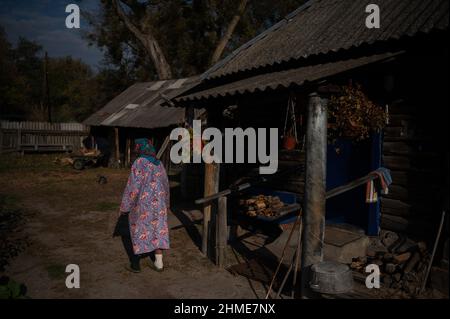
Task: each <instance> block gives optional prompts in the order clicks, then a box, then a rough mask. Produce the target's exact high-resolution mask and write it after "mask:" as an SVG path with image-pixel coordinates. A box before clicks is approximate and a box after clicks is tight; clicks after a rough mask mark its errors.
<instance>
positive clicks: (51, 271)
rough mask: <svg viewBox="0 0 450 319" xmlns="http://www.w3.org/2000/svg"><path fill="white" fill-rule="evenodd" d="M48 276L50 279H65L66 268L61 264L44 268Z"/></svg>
mask: <svg viewBox="0 0 450 319" xmlns="http://www.w3.org/2000/svg"><path fill="white" fill-rule="evenodd" d="M46 270H47V273H48V276H49V277H50V278H51V279H63V278H65V277H66V266H64V265H61V264H52V265H48V266H47V267H46Z"/></svg>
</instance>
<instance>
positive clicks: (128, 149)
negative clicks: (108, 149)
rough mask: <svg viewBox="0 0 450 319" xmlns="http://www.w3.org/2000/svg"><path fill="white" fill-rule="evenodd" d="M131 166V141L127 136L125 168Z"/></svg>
mask: <svg viewBox="0 0 450 319" xmlns="http://www.w3.org/2000/svg"><path fill="white" fill-rule="evenodd" d="M130 164H131V139H130V137H129V136H127V143H126V150H125V166H126V167H128V166H130Z"/></svg>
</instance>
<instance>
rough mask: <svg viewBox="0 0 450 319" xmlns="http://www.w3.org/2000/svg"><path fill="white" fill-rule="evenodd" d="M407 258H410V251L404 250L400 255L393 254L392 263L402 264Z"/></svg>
mask: <svg viewBox="0 0 450 319" xmlns="http://www.w3.org/2000/svg"><path fill="white" fill-rule="evenodd" d="M409 258H411V253H410V252H406V253H403V254H400V255H395V256H394V263H396V264H398V265H399V264H403V263H405V262H407V261H408V260H409Z"/></svg>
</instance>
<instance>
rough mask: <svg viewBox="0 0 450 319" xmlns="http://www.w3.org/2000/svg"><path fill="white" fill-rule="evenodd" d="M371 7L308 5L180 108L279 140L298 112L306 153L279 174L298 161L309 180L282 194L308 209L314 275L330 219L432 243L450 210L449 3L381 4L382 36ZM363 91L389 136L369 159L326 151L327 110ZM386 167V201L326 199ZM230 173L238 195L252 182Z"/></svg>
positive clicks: (308, 257) (283, 156)
mask: <svg viewBox="0 0 450 319" xmlns="http://www.w3.org/2000/svg"><path fill="white" fill-rule="evenodd" d="M370 3H371V2H370V1H345V0H342V1H326V0H312V1H308V2H307V3H306V4H305V5H303V6H301V7H300V8H298V9H297V10H296V11H294V12H292V13H291V14H289V15H288V16H286V18H285V19H283V20H282V21H280V22H279V23H277V24H276V25H274V26H273V27H271V28H270V29H268V30H266V31H265V32H263V33H261V34H260V35H259V36H257V37H255V38H254V39H252V40H251V41H249V42H248V43H246V44H244V45H243V46H241V47H240V48H238V49H237V50H235V51H234V52H233V53H231V54H230V55H229V56H228V57H226V58H225V59H223V60H222V61H220V62H218V63H217V64H216V65H214V66H213V67H212V68H211V69H210V70H208V71H207V72H205V73H204V74H203V75H202V76H201V80H202V81H201V83H200V84H199V85H197V86H196V87H194V88H192V89H190V90H189V91H187V92H185V93H183V94H181V95H179V96H177V97H176V98H174V99H173V101H174V102H175V103H176V104H178V105H180V106H187V107H196V108H200V107H201V108H205V109H207V111H208V117H209V122H210V123H209V125H213V126H216V127H221V128H224V127H230V126H231V127H243V128H245V127H266V128H269V127H277V128H279V130H280V131H283V126H284V122H285V118H286V117H285V115H286V113H287V112H288V111H287V110H288V108H287V105H288V104H289V103H291V102H290V101H292V100H294V101H295V113H296V115H297V120H296V121H297V122H296V123H297V124H296V125H297V133H298V136H297V137H298V146H297V149H296V150H295V151H285V150H284V151H283V150H280V158H279V160H280V165H279V168H280V170H281V169H282V168H283V166H289V164H292V162H297V163H300V164H303V165H304V166H305V170H304V171H301V170H300V171H298V172H297V173H295V174H294V173H292V174H289V175H288V177H286V176H285V177H283V178H282V179H281V180H278V183H279V185H281V186H284V187H285V188H288V189H290V190H291V191H294V192H296V193H297V194H298V195H299V196H300V197H301V198H302V199H301V201H302V204H303V206H304V222H305V227H306V228H305V230H304V233H303V264H302V267H304V269H305V270H306V269H308V267H309V266H310V265H312V264H313V263H316V262H318V261H320V260H321V259H322V256H323V249H322V248H323V238H324V237H323V236H324V234H323V224H324V223H325V218H326V219H327V220H328V219H337V220H339V218H341V220H342V221H344V222H350V223H354V224H357V225H358V226H360V227H362V228H363V229H364V230H365V232H366V233H367V234H369V235H378V233H379V230H380V228H383V229H390V230H395V231H399V232H403V233H406V234H408V235H409V236H416V237H419V238H422V239H427V240H431V239H433V238H434V236H435V229H436V228H437V224H438V221H439V217H440V213H441V211H442V210H443V209H448V193H449V187H448V183H449V149H448V145H449V143H448V136H449V134H448V133H449V132H448V125H447V123H446V122H447V120H448V116H447V113H446V108H447V105H448V102H449V99H448V85H449V79H448V41H446V39H447V37H448V22H449V16H448V9H449V8H448V1H445V0H427V1H418V0H414V1H407V0H399V1H388V0H381V1H378V2H377V5H378V6H379V7H380V8H381V27H380V28H373V29H370V28H368V27H366V24H365V20H366V17H367V15H368V14H367V13H366V6H367V5H368V4H370ZM356 83H358V84H359V85H361V87H362V89H363V90H364V91H365V93H366V94H367V96H368V97H369V98H370V99H371V100H372V101H373V102H374V103H375V104H376V105H378V106H379V107H380V108H382V109H383V110H384V111H385V114H387V118H388V121H387V125H386V127H385V128H384V129H383V130H382V131H381V132H378V133H373V134H371V136H370V138H369V139H368V140H367V142H366V143H365V144H364V145H360V147H359V149H358V148H356V147H354V146H352V145H349V144H345V143H344V144H342V145H340V146H336V145H333V144H332V143H327V127H328V128H329V127H330V125H331V123H327V118H328V116H327V103H328V102H329V101H330V99H331V98H332V97H333V96H339V88H342V87H343V86H345V85H349V84H356ZM230 113H231V114H234V115H232V116H231V117H230V116H229V114H230ZM281 140H282V136H280V144H281ZM380 166H384V167H386V168H388V169H389V170H390V171H391V175H392V179H393V183H392V185H391V187H390V191H389V193H388V194H385V195H383V196H382V198H381V200H379V201H377V202H376V203H374V204H365V198H364V190H362V187H360V188H359V189H358V188H356V189H354V190H353V191H352V192H351V193H348V194H347V195H343V196H344V197H341V198H340V199H337V198H336V201H335V202H333V201H332V200H326V198H327V191H328V192H329V191H330V190H331V189H332V188H335V187H337V186H339V185H342V184H345V183H347V182H350V181H352V180H354V179H355V178H357V177H359V176H363V175H364V174H367V173H369V172H370V171H372V170H374V169H376V168H378V167H380ZM222 167H224V169H225V170H226V165H221V171H223V169H222ZM240 167H243V166H242V165H241V166H240ZM233 173H234V176H233ZM222 174H223V175H224V177H226V178H228V180H227V181H226V182H225V183H224V185H227V184H228V183H230V182H233V180H229V178H231V177H232V179H233V178H234V179H235V180H236V179H238V178H239V177H242V174H244V173H243V172H242V171H239V169H238V168H236V166H233V167H232V169H231V170H227V171H226V173H223V172H222ZM222 186H223V185H222ZM342 198H344V200H342ZM332 207H334V211H331V210H330V208H332ZM336 210H340V212H338V213H337V212H336ZM355 213H356V214H355Z"/></svg>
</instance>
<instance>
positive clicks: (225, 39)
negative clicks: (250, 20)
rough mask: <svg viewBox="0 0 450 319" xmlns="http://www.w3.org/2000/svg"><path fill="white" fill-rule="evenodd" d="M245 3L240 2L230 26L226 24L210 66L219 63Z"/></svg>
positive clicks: (243, 0) (245, 1)
mask: <svg viewBox="0 0 450 319" xmlns="http://www.w3.org/2000/svg"><path fill="white" fill-rule="evenodd" d="M247 3H248V0H241V1H240V2H239V6H238V10H237V12H236V14H235V15H234V16H233V19H231V21H230V24H228V27H227V30H226V31H225V33H224V35H223V37H222V38H221V39H220V41H219V43H218V44H217V47H216V49H215V50H214V53H213V55H212V58H211V65H213V64H215V63H217V61H219V59H220V57H221V56H222V53H223V51H224V50H225V47H226V46H227V44H228V42H229V41H230V39H231V36H232V35H233V32H234V29H236V26H237V24H238V23H239V20H240V19H241V16H242V15H243V14H244V11H245V8H246V7H247Z"/></svg>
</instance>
